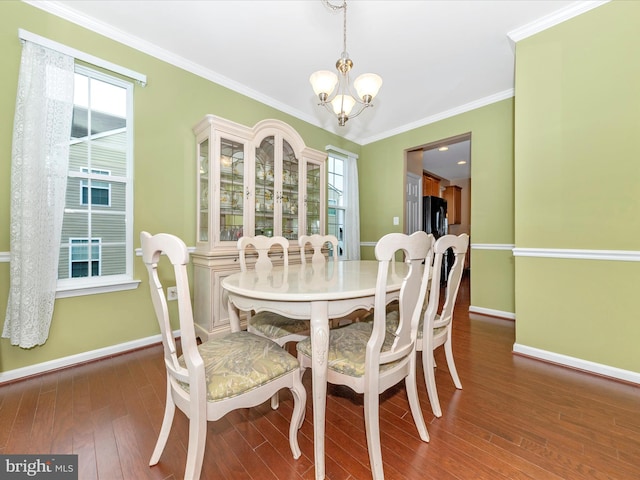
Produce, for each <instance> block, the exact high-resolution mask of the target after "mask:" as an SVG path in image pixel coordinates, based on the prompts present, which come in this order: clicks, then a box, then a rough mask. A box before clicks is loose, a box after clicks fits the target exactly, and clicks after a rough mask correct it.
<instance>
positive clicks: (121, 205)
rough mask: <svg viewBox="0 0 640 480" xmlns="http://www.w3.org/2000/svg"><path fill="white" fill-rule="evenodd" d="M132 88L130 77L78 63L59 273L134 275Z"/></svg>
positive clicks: (64, 275) (73, 275)
mask: <svg viewBox="0 0 640 480" xmlns="http://www.w3.org/2000/svg"><path fill="white" fill-rule="evenodd" d="M132 92H133V88H132V85H131V84H130V83H128V82H123V81H122V80H120V79H116V78H113V77H110V76H109V75H106V74H103V73H99V72H95V71H93V70H90V69H88V68H86V67H82V66H76V75H75V84H74V93H75V95H74V111H73V125H72V130H71V135H70V149H69V178H68V181H67V192H66V199H65V212H64V219H63V226H62V238H61V249H60V261H59V265H58V278H59V279H66V278H82V277H95V276H103V275H127V276H129V277H130V276H131V275H132V272H130V271H127V268H130V267H131V265H132V260H131V255H132V253H131V251H132V249H133V248H132V239H131V238H127V228H126V225H128V224H130V223H132V219H128V218H127V213H128V212H131V211H132V209H131V206H130V203H131V200H132V199H131V198H128V197H127V194H128V192H129V187H128V185H129V182H131V179H130V178H129V175H130V173H131V172H132V171H133V170H132V168H131V165H130V164H131V162H132V159H131V158H130V152H131V151H132V148H131V145H130V142H131V136H130V132H128V130H127V125H128V124H129V122H130V121H131V119H127V112H128V108H129V106H130V105H129V103H130V98H128V97H129V96H130V95H131V94H132ZM89 239H91V245H90V244H89Z"/></svg>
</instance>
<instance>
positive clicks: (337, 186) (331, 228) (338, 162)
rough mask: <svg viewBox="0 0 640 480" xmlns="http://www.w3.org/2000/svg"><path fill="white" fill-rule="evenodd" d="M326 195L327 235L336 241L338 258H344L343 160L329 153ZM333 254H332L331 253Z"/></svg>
mask: <svg viewBox="0 0 640 480" xmlns="http://www.w3.org/2000/svg"><path fill="white" fill-rule="evenodd" d="M328 189H329V191H328V195H327V199H328V200H327V212H328V223H329V225H328V233H329V234H330V235H334V236H335V237H336V238H337V239H338V252H337V254H338V258H340V259H344V258H345V250H344V242H345V212H346V208H345V207H346V205H345V199H346V197H345V191H344V189H345V181H344V159H342V158H340V157H338V156H336V155H335V154H334V153H332V152H329V182H328ZM332 254H334V253H332Z"/></svg>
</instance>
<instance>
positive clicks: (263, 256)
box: [238, 235, 289, 272]
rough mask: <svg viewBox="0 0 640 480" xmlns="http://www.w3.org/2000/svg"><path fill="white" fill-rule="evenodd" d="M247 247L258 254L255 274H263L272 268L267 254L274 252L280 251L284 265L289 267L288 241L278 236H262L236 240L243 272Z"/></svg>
mask: <svg viewBox="0 0 640 480" xmlns="http://www.w3.org/2000/svg"><path fill="white" fill-rule="evenodd" d="M249 247H253V249H254V250H255V251H256V252H257V254H258V258H257V259H256V263H255V265H254V268H255V270H256V271H257V272H264V271H268V270H271V268H273V263H272V262H271V258H270V257H269V253H273V251H274V250H280V251H281V252H282V260H283V262H284V265H285V266H288V265H289V240H287V239H286V238H284V237H278V236H276V237H265V236H264V235H256V236H255V237H240V238H239V239H238V250H239V252H240V269H241V270H242V271H243V272H246V271H247V259H246V252H247V250H248V248H249Z"/></svg>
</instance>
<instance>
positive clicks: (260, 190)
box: [255, 136, 276, 237]
mask: <svg viewBox="0 0 640 480" xmlns="http://www.w3.org/2000/svg"><path fill="white" fill-rule="evenodd" d="M274 144H275V137H273V136H269V137H266V138H265V139H264V140H262V142H261V143H260V145H259V146H258V147H256V159H255V200H256V204H255V212H256V216H255V234H256V235H265V236H267V237H273V235H274V230H275V222H274V210H275V208H276V186H275V148H274V146H275V145H274Z"/></svg>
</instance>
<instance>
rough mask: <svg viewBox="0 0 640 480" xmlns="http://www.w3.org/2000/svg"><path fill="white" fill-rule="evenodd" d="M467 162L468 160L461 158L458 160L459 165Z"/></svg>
mask: <svg viewBox="0 0 640 480" xmlns="http://www.w3.org/2000/svg"><path fill="white" fill-rule="evenodd" d="M465 163H467V161H466V160H460V161H459V162H458V165H464V164H465Z"/></svg>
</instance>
